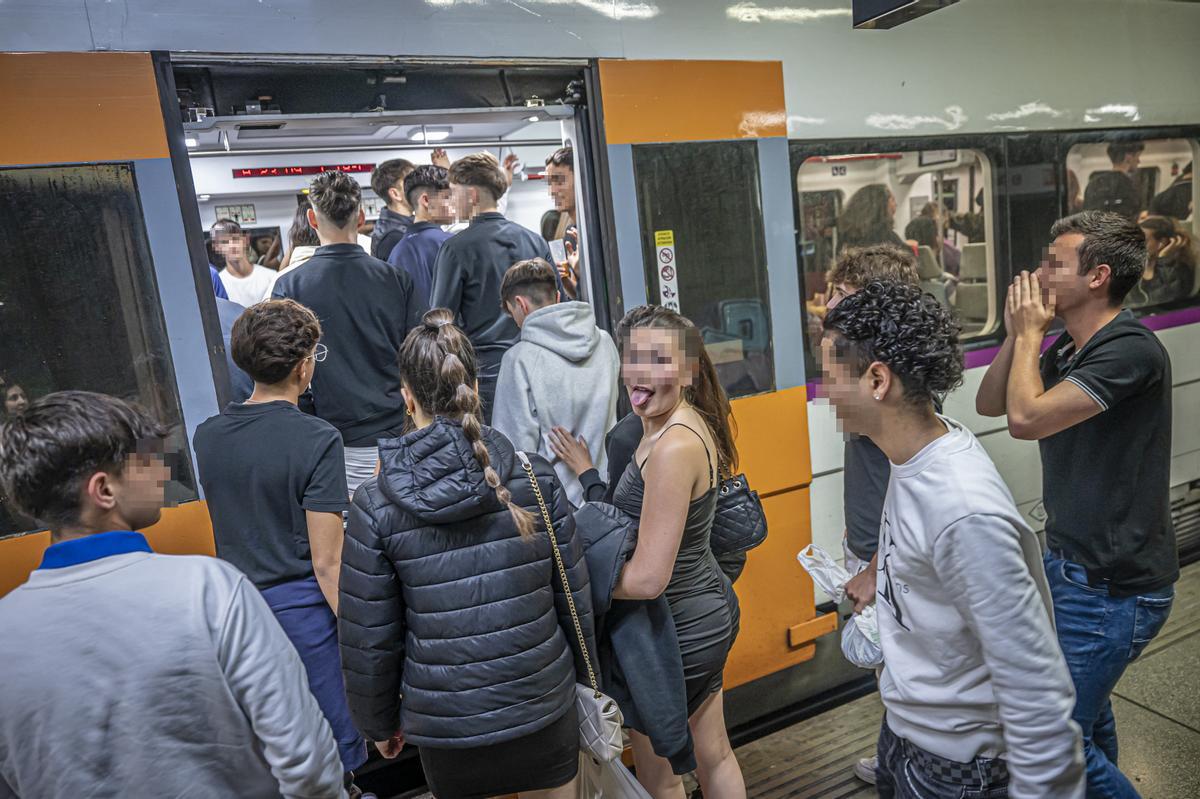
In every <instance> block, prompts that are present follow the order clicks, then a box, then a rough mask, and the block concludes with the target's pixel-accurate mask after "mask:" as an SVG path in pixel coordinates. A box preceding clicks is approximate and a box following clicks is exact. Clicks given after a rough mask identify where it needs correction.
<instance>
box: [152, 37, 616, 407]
mask: <svg viewBox="0 0 1200 799" xmlns="http://www.w3.org/2000/svg"><path fill="white" fill-rule="evenodd" d="M151 56H152V58H153V60H154V66H155V75H156V79H157V81H158V86H159V93H160V98H161V101H162V108H163V120H164V124H165V126H166V132H167V140H168V143H169V146H170V154H171V162H172V166H173V169H174V174H175V178H176V183H177V186H178V192H179V198H180V206H181V207H182V209H183V217H184V228H185V234H186V239H187V243H188V251H189V256H190V263H191V266H192V272H193V277H194V279H195V282H196V286H197V289H196V290H197V294H198V296H199V297H200V298H201V299H200V306H201V315H202V317H203V319H204V328H205V338H206V340H207V342H208V349H209V354H210V361H211V365H212V370H213V380H214V383H215V385H216V388H217V396H218V399H219V402H220V405H221V406H222V407H223V406H224V404H225V403H226V402H227V401H228V399H229V375H228V368H227V366H226V361H225V359H224V344H223V341H222V337H221V331H220V324H219V321H218V319H217V313H216V302H215V300H214V299H212V297H211V294H212V292H211V290H209V289H210V287H211V278H210V275H209V271H208V258H207V255H206V250H205V245H204V228H203V225H202V224H201V221H200V211H199V207H198V205H197V202H196V190H195V185H194V182H193V178H192V172H191V165H190V164H191V156H190V153H189V151H188V149H187V145H186V142H185V138H186V136H185V131H184V127H183V120H182V118H181V117H180V114H179V112H178V107H177V94H176V84H175V77H174V72H173V68H174V66H175V65H177V64H178V63H180V62H187V63H188V64H204V63H207V62H211V63H213V64H228V63H231V62H235V63H243V62H244V63H254V64H265V65H273V64H278V65H280V66H283V65H287V66H291V67H295V66H305V65H311V66H313V67H316V68H330V67H334V66H339V65H349V66H354V67H367V66H378V67H381V68H382V67H394V66H396V65H398V64H400V63H405V64H411V63H419V64H421V65H423V66H434V67H446V68H450V67H454V66H464V65H467V66H478V67H485V68H487V67H490V68H495V69H497V70H498V71H500V70H503V69H504V68H513V67H519V66H534V67H536V66H547V65H550V66H564V67H573V68H577V69H579V70H580V72H581V73H582V75H583V86H584V92H583V95H582V102H579V103H573V104H572V105H574V109H575V110H574V114H573V115H572V117H571V123H572V125H573V128H574V141H573V145H574V146H575V148H576V150H577V154H576V158H575V180H576V195H577V198H579V200H582V203H581V204H580V206H579V207H580V214H581V219H580V228H581V240H582V242H583V252H582V253H581V254H582V255H583V258H584V261H585V264H586V265H587V269H586V272H587V278H588V292H589V299H590V300H591V304H592V307H593V309H594V311H595V313H596V321H597V324H598V325H600V326H601V327H603V328H606V329H608V330H610V331H612V330H613V326H614V325H615V320H616V319H619V318H620V315H621V312H622V310H621V309H622V305H621V298H620V295H619V293H617V291H616V287H617V285H618V283H617V282H616V281H613V280H611V279H610V278H609V274H610V273H612V272H615V270H616V265H615V260H614V253H613V252H612V248H611V247H609V246H607V245H606V242H607V241H612V240H613V239H612V238H610V237H609V233H608V231H609V230H610V229H611V218H612V214H613V211H612V193H611V191H610V189H609V186H608V182H607V176H608V164H607V155H606V152H605V147H604V145H603V142H604V123H603V115H602V112H601V110H600V107H599V104H600V92H599V83H598V80H597V70H598V67H597V65H598V61H597V60H596V59H589V60H584V59H540V60H539V59H528V60H513V59H504V60H497V59H482V58H481V59H474V58H471V59H464V58H444V59H439V58H419V59H409V58H404V57H400V56H397V57H370V58H364V57H361V56H357V57H356V56H345V57H340V56H317V55H303V54H300V55H295V56H277V57H264V56H245V57H244V58H243V57H241V56H237V55H230V54H224V53H222V54H216V53H212V54H209V53H182V52H181V53H175V52H165V51H155V52H153V53H151ZM564 88H565V87H564ZM593 106H594V107H593ZM577 203H578V200H577ZM206 295H207V296H206Z"/></svg>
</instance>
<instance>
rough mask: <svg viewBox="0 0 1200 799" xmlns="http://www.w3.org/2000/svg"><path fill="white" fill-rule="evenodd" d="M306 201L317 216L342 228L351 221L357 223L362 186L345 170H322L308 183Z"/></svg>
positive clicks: (360, 205) (360, 206)
mask: <svg viewBox="0 0 1200 799" xmlns="http://www.w3.org/2000/svg"><path fill="white" fill-rule="evenodd" d="M308 201H309V202H310V203H311V204H312V207H313V210H315V211H316V212H317V214H318V215H319V216H323V217H325V218H326V219H328V220H329V221H330V222H332V223H333V224H334V225H335V226H336V227H339V228H344V227H346V226H348V225H349V224H350V223H351V222H353V223H354V224H358V211H359V209H360V208H362V188H360V187H359V185H358V181H356V180H355V179H354V178H352V177H350V176H349V175H347V174H346V173H345V172H339V171H337V170H333V171H331V172H322V173H321V174H320V175H317V176H316V177H315V178H313V180H312V183H310V184H309V187H308Z"/></svg>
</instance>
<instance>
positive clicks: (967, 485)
mask: <svg viewBox="0 0 1200 799" xmlns="http://www.w3.org/2000/svg"><path fill="white" fill-rule="evenodd" d="M824 328H825V336H824V338H823V340H822V342H821V349H822V355H823V369H824V372H825V385H826V387H827V390H828V397H829V400H830V402H831V403H832V405H833V407H834V410H835V412H836V413H837V416H838V420H839V421H840V422H841V424H842V425H843V427H844V428H845V431H846V432H849V433H856V434H859V435H865V436H869V437H870V439H871V440H872V441H873V442H875V444H876V445H877V446H878V447H879V448H880V449H881V450H882V451H883V452H884V454H885V455H887V457H888V460H889V461H891V464H892V474H891V479H890V480H889V483H888V489H887V498H886V500H885V501H884V506H883V519H882V522H881V525H880V534H879V551H878V567H877V571H876V578H877V582H876V597H877V602H878V605H879V614H878V618H879V633H880V640H881V644H882V647H883V662H884V667H883V674H882V675H881V677H880V680H879V692H880V696H881V698H882V699H883V704H884V708H885V710H886V715H885V717H884V723H883V727H882V729H881V731H880V736H879V746H878V756H879V764H878V766H877V770H876V777H877V783H876V785H877V788H878V791H879V795H880V796H881V797H884V798H885V799H887V798H888V797H899V798H900V799H930V798H931V797H932V798H933V799H941V797H961V796H972V797H986V799H997V798H998V797H1007V796H1011V797H1014V798H1016V799H1028V798H1029V797H1054V798H1055V799H1071V798H1072V797H1083V795H1084V769H1083V754H1082V746H1081V735H1080V731H1079V727H1078V725H1076V724H1075V722H1073V721H1072V720H1071V710H1072V707H1073V705H1074V691H1073V689H1072V686H1071V678H1070V674H1069V673H1068V671H1067V666H1066V662H1065V661H1064V659H1063V656H1062V652H1061V651H1060V649H1059V647H1058V642H1057V639H1056V638H1055V635H1054V627H1053V622H1052V620H1051V618H1052V617H1051V610H1050V592H1049V588H1048V586H1047V583H1046V576H1045V573H1044V571H1043V568H1042V558H1041V549H1040V546H1039V544H1038V541H1037V538H1036V537H1035V536H1034V534H1033V532H1032V531H1031V530H1030V529H1029V527H1028V526H1027V525H1026V524H1025V523H1024V521H1023V520H1022V518H1021V515H1020V513H1019V512H1018V511H1017V508H1016V506H1015V505H1014V504H1013V499H1012V495H1011V494H1010V493H1009V491H1008V488H1007V487H1006V486H1005V485H1004V482H1003V481H1002V480H1001V479H1000V475H999V473H998V472H997V471H996V468H995V466H994V465H993V464H992V462H991V459H989V458H988V456H987V453H986V452H985V451H984V449H983V447H982V446H980V444H979V442H978V441H977V440H976V439H975V437H974V436H973V435H971V433H970V432H969V431H968V430H967V429H966V428H965V427H963V426H962V425H960V424H959V423H958V422H955V421H954V420H952V419H948V418H946V417H944V416H940V415H938V414H937V413H936V412H935V410H934V399H935V397H941V396H944V395H945V394H946V393H947V392H949V391H950V390H951V389H953V388H954V387H955V386H957V385H958V384H959V382H960V381H961V379H962V369H963V362H962V355H961V353H960V352H959V349H958V328H957V325H956V324H955V322H954V321H953V319H952V318H951V316H950V313H949V312H948V311H947V310H946V309H945V308H943V307H942V306H941V305H939V304H938V302H937V301H936V300H935V299H934V298H933V297H932V296H931V295H928V294H923V293H922V292H921V291H920V289H919V288H917V287H915V286H911V285H907V284H902V283H885V282H875V283H871V284H869V285H867V286H866V287H865V288H863V289H862V290H861V291H858V292H856V293H855V294H853V295H852V296H850V297H847V298H846V299H844V300H842V301H841V302H840V303H838V305H837V307H835V308H833V309H832V310H830V312H829V313H828V315H827V316H826V318H825V322H824Z"/></svg>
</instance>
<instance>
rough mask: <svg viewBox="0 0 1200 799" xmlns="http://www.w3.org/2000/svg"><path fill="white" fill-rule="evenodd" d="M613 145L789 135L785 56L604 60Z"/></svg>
mask: <svg viewBox="0 0 1200 799" xmlns="http://www.w3.org/2000/svg"><path fill="white" fill-rule="evenodd" d="M600 93H601V97H602V98H603V101H604V135H605V138H606V140H607V141H608V143H609V144H638V143H645V142H681V141H712V140H721V139H754V138H766V137H768V136H786V135H787V106H786V103H785V101H784V94H783V64H782V63H781V62H779V61H619V60H602V61H601V62H600Z"/></svg>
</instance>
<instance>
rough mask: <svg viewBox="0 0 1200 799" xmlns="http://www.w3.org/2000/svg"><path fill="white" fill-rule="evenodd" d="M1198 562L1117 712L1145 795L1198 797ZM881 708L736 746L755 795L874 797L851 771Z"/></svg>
mask: <svg viewBox="0 0 1200 799" xmlns="http://www.w3.org/2000/svg"><path fill="white" fill-rule="evenodd" d="M1197 633H1200V563H1194V564H1192V565H1190V566H1188V567H1186V568H1185V569H1184V570H1183V576H1182V578H1181V579H1180V581H1179V583H1178V584H1177V586H1176V597H1175V605H1174V607H1173V608H1172V610H1171V617H1170V619H1169V620H1168V621H1167V626H1166V627H1164V628H1163V632H1162V633H1161V634H1160V635H1159V636H1158V638H1156V639H1155V640H1154V641H1153V642H1152V643H1151V644H1150V646H1148V647H1147V648H1146V651H1145V653H1143V654H1142V656H1141V657H1140V658H1139V659H1138V660H1137V661H1136V662H1135V663H1134V664H1133V665H1131V666H1130V667H1129V669H1128V670H1127V671H1126V672H1125V676H1124V677H1123V678H1122V680H1121V682H1120V683H1119V684H1118V686H1117V690H1116V692H1115V696H1114V698H1113V710H1114V712H1115V714H1116V717H1117V735H1118V737H1119V738H1120V742H1121V759H1120V765H1121V769H1122V771H1124V772H1125V774H1126V775H1127V776H1128V777H1129V778H1130V779H1131V780H1132V781H1133V784H1134V786H1135V787H1136V788H1137V789H1138V791H1139V792H1140V793H1141V794H1142V796H1143V797H1144V799H1194V797H1200V635H1198V634H1197ZM882 715H883V708H882V705H881V704H880V702H879V696H878V694H871V695H870V696H865V697H863V698H862V699H859V700H857V701H854V702H851V703H849V704H846V705H843V706H841V707H839V708H836V709H834V710H831V711H829V712H828V713H824V714H822V715H820V716H816V717H814V718H811V719H808V720H807V721H803V722H800V723H799V724H796V725H794V726H792V727H788V728H787V729H785V730H781V731H779V732H777V733H774V734H772V735H768V736H766V737H764V738H760V739H759V740H757V741H755V742H753V743H750V744H747V745H745V746H743V747H741V748H739V749H738V750H737V755H738V760H739V761H740V762H741V765H742V771H743V773H744V774H745V775H746V785H747V788H748V793H749V795H750V796H751V797H754V798H755V799H776V798H777V797H778V798H779V799H782V797H797V798H799V797H813V798H814V799H815V798H816V797H828V798H829V799H841V798H842V797H856V798H857V797H871V796H875V790H874V788H873V787H871V786H869V785H867V784H866V783H863V782H860V781H859V780H858V779H857V778H855V777H854V774H853V771H852V769H853V766H854V763H855V761H857V760H858V758H860V757H866V756H869V755H871V754H873V753H874V751H875V738H876V736H877V735H878V732H879V720H880V718H882Z"/></svg>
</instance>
